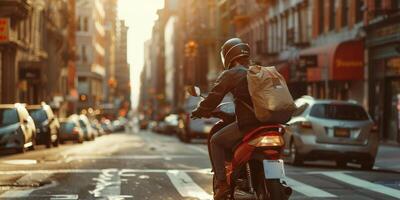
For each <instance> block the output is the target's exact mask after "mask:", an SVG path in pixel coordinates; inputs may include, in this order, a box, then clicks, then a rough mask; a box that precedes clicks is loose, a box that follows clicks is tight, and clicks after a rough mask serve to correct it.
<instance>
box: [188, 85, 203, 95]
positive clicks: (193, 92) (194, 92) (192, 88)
mask: <svg viewBox="0 0 400 200" xmlns="http://www.w3.org/2000/svg"><path fill="white" fill-rule="evenodd" d="M186 92H187V93H189V94H190V95H191V96H194V97H199V96H200V95H201V90H200V88H199V87H197V86H189V87H187V88H186Z"/></svg>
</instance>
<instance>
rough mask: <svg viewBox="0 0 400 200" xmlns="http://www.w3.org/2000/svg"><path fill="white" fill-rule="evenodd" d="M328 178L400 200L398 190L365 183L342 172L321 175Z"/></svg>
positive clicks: (399, 191)
mask: <svg viewBox="0 0 400 200" xmlns="http://www.w3.org/2000/svg"><path fill="white" fill-rule="evenodd" d="M321 174H323V175H325V176H328V177H330V178H333V179H336V180H338V181H341V182H345V183H347V184H349V185H353V186H355V187H359V188H363V189H366V190H371V191H374V192H377V193H381V194H385V195H388V196H391V197H394V198H396V199H400V190H396V189H393V188H390V187H386V186H383V185H379V184H375V183H372V182H369V181H365V180H362V179H359V178H356V177H354V176H350V175H347V174H345V173H343V172H323V173H321Z"/></svg>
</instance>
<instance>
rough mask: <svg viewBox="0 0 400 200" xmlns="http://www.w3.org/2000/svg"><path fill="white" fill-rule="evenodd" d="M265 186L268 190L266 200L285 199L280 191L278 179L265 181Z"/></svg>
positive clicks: (280, 186) (280, 185)
mask: <svg viewBox="0 0 400 200" xmlns="http://www.w3.org/2000/svg"><path fill="white" fill-rule="evenodd" d="M265 186H266V188H267V190H268V194H269V199H268V200H284V199H287V198H286V197H285V195H284V193H283V190H282V184H281V182H280V180H279V179H270V180H268V179H265Z"/></svg>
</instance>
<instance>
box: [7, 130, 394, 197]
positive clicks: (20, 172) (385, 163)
mask: <svg viewBox="0 0 400 200" xmlns="http://www.w3.org/2000/svg"><path fill="white" fill-rule="evenodd" d="M399 149H400V147H393V148H390V147H388V148H386V149H384V151H382V152H381V153H380V157H379V158H378V160H377V166H376V167H375V169H374V170H373V171H361V170H358V169H357V167H356V166H354V167H353V166H350V167H348V168H345V169H337V168H336V167H335V166H334V165H333V164H332V163H329V162H320V163H309V164H307V165H306V166H303V167H293V166H290V165H286V173H287V181H288V183H289V185H291V186H292V187H293V189H294V193H293V195H292V197H291V199H348V200H367V199H371V200H372V199H373V200H379V199H382V200H383V199H385V200H386V199H400V172H396V171H395V170H397V169H396V168H394V166H396V164H397V166H399V168H400V165H399V163H400V158H398V157H399V156H398V155H400V154H399V152H400V150H399ZM0 199H40V200H47V199H54V200H56V199H57V200H61V199H63V200H75V199H109V200H123V199H126V200H130V199H135V200H143V199H149V200H179V199H200V200H206V199H212V198H211V174H210V163H209V161H208V154H207V148H206V146H205V144H204V141H202V140H198V141H195V143H194V144H183V143H181V142H179V141H178V140H177V139H176V138H175V137H174V136H165V135H158V134H154V133H151V132H148V131H141V132H137V131H128V132H126V133H119V134H112V135H107V136H103V137H100V138H97V139H96V140H95V141H91V142H85V143H83V144H72V143H71V144H66V145H62V146H60V147H58V148H52V149H45V148H43V147H40V148H38V150H35V151H28V152H26V153H25V154H13V155H2V156H0Z"/></svg>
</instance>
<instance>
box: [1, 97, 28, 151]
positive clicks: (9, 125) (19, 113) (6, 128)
mask: <svg viewBox="0 0 400 200" xmlns="http://www.w3.org/2000/svg"><path fill="white" fill-rule="evenodd" d="M0 123H1V124H0V149H13V150H16V151H17V152H19V153H23V152H25V149H26V148H29V149H32V150H33V149H34V148H35V143H36V141H35V135H36V127H35V123H34V122H33V119H32V118H31V116H30V115H29V113H28V111H27V110H26V108H25V106H24V105H23V104H19V103H16V104H0Z"/></svg>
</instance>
